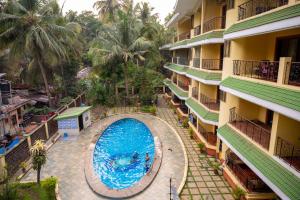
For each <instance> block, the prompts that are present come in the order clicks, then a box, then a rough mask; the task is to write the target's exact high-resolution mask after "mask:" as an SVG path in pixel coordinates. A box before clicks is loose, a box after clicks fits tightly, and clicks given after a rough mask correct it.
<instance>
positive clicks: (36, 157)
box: [30, 140, 47, 185]
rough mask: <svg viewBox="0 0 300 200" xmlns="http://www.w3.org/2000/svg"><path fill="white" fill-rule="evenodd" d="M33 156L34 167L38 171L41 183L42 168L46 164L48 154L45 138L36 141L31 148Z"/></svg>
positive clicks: (38, 178) (38, 179) (38, 180)
mask: <svg viewBox="0 0 300 200" xmlns="http://www.w3.org/2000/svg"><path fill="white" fill-rule="evenodd" d="M30 153H31V156H32V167H33V169H34V170H36V171H37V183H38V184H39V185H40V180H41V169H42V166H43V165H45V164H46V160H47V155H46V148H45V143H44V141H43V140H37V141H35V143H34V145H33V146H32V147H31V148H30Z"/></svg>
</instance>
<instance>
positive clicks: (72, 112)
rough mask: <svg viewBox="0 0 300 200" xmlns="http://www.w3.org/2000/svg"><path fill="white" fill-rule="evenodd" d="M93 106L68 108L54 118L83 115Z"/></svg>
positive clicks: (60, 118)
mask: <svg viewBox="0 0 300 200" xmlns="http://www.w3.org/2000/svg"><path fill="white" fill-rule="evenodd" d="M91 108H92V107H91V106H84V107H73V108H68V109H67V110H65V111H64V112H62V113H61V114H59V115H58V116H57V117H55V118H54V119H55V120H62V119H68V118H73V117H78V116H80V115H82V114H83V113H84V112H86V111H88V110H90V109H91Z"/></svg>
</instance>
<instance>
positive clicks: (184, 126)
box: [182, 118, 189, 128]
mask: <svg viewBox="0 0 300 200" xmlns="http://www.w3.org/2000/svg"><path fill="white" fill-rule="evenodd" d="M182 126H183V128H188V127H189V120H188V118H185V119H184V120H183V122H182Z"/></svg>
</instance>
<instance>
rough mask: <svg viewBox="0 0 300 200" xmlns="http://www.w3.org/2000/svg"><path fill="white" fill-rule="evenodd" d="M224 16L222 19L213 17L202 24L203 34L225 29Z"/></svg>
mask: <svg viewBox="0 0 300 200" xmlns="http://www.w3.org/2000/svg"><path fill="white" fill-rule="evenodd" d="M225 20H226V18H225V16H223V17H214V18H212V19H210V20H208V21H206V22H205V23H204V26H203V32H204V33H206V32H208V31H212V30H216V29H224V28H225Z"/></svg>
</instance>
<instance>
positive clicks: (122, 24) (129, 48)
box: [94, 11, 152, 98]
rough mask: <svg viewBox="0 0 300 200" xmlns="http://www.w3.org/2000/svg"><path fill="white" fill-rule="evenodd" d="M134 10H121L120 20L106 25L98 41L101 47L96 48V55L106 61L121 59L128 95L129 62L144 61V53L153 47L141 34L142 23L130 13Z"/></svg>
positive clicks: (127, 93)
mask: <svg viewBox="0 0 300 200" xmlns="http://www.w3.org/2000/svg"><path fill="white" fill-rule="evenodd" d="M128 13H132V12H127V13H124V12H121V11H120V12H119V13H118V18H119V20H118V22H115V23H114V24H113V26H111V25H110V26H105V27H104V28H103V30H102V31H100V34H99V35H98V37H97V39H96V41H97V42H98V43H99V47H98V48H95V49H94V53H95V54H96V56H97V55H98V57H99V58H100V60H101V61H102V62H103V64H104V63H107V62H111V61H113V60H117V59H120V60H121V61H122V64H123V74H124V82H125V90H126V96H127V98H128V97H129V89H128V64H129V62H130V61H135V60H136V59H139V60H141V61H144V60H145V59H144V57H143V55H144V54H145V52H146V51H147V50H148V49H149V48H150V47H151V45H152V43H151V42H150V41H148V40H147V39H146V38H145V37H143V36H142V35H141V30H142V27H143V25H142V23H141V22H140V21H138V20H137V18H136V17H135V16H134V15H132V14H128Z"/></svg>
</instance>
